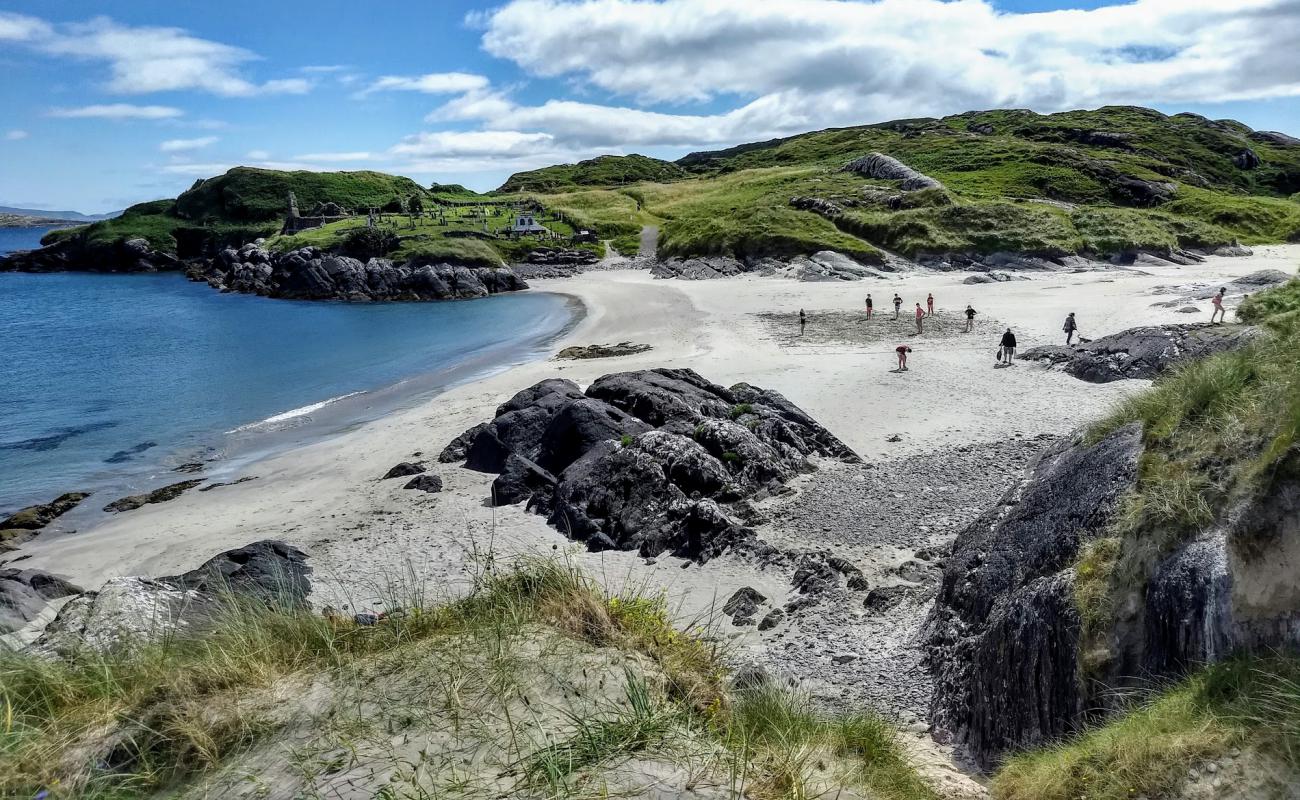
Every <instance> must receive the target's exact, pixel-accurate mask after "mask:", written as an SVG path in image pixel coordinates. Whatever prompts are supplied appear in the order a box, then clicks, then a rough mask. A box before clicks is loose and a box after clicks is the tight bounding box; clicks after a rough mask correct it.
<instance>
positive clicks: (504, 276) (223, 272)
mask: <svg viewBox="0 0 1300 800" xmlns="http://www.w3.org/2000/svg"><path fill="white" fill-rule="evenodd" d="M188 274H189V276H190V278H191V279H193V280H201V281H206V282H207V283H208V284H209V285H211V286H213V287H214V288H217V289H220V290H222V291H231V292H244V293H248V294H258V295H263V296H265V297H279V298H287V299H295V300H351V301H367V300H450V299H464V298H474V297H487V296H488V295H491V294H497V293H500V292H513V291H518V290H521V289H527V288H528V284H527V283H525V282H524V281H523V280H522V279H521V278H519V277H518V276H517V275H515V273H514V272H512V271H510V270H509V269H506V268H505V267H496V268H471V267H466V266H456V265H452V264H445V263H429V262H427V261H426V260H423V259H419V258H416V259H412V260H411V261H408V262H406V263H405V264H401V265H395V264H394V263H393V262H392V261H389V260H388V259H384V258H372V259H370V260H369V261H366V262H364V263H363V262H361V261H359V260H357V259H355V258H350V257H348V256H341V255H334V254H331V253H329V252H326V251H324V250H321V249H320V248H317V247H303V248H300V249H298V250H293V251H290V252H288V253H271V252H269V251H267V250H265V249H263V248H262V247H260V246H258V245H256V244H246V245H244V246H243V247H241V248H239V249H238V250H235V249H233V248H228V249H226V250H222V251H221V253H220V254H219V255H218V256H217V258H215V259H211V260H209V261H207V262H205V263H201V264H196V265H195V266H193V267H191V268H190V270H189V271H188Z"/></svg>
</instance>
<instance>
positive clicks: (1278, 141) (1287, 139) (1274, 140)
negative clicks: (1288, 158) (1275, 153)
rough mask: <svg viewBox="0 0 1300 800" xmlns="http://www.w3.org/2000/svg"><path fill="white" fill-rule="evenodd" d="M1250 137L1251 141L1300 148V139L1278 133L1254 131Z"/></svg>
mask: <svg viewBox="0 0 1300 800" xmlns="http://www.w3.org/2000/svg"><path fill="white" fill-rule="evenodd" d="M1248 135H1249V137H1250V138H1251V139H1254V140H1255V141H1257V142H1264V143H1265V144H1272V145H1277V146H1278V147H1300V139H1297V138H1295V137H1294V136H1287V135H1286V134H1285V133H1278V132H1277V131H1254V132H1253V133H1250V134H1248Z"/></svg>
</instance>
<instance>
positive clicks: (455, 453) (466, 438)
mask: <svg viewBox="0 0 1300 800" xmlns="http://www.w3.org/2000/svg"><path fill="white" fill-rule="evenodd" d="M487 426H488V423H486V422H480V423H479V424H477V425H475V426H474V427H472V428H470V429H469V430H467V431H465V432H464V433H462V434H461V435H460V436H457V437H456V438H455V439H452V440H451V442H450V443H449V444H448V445H447V446H446V447H444V448H442V452H441V453H439V454H438V461H440V462H441V463H443V464H454V463H456V462H457V461H464V460H465V454H466V453H467V452H468V451H469V445H470V442H473V441H474V437H475V436H478V435H479V433H480V432H482V430H483V429H484V428H486V427H487Z"/></svg>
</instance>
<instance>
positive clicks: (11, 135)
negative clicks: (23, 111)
mask: <svg viewBox="0 0 1300 800" xmlns="http://www.w3.org/2000/svg"><path fill="white" fill-rule="evenodd" d="M29 135H30V134H28V133H27V131H20V130H16V129H15V130H12V131H9V132H8V133H6V134H5V141H6V142H17V141H20V140H22V139H26V138H27V137H28V136H29Z"/></svg>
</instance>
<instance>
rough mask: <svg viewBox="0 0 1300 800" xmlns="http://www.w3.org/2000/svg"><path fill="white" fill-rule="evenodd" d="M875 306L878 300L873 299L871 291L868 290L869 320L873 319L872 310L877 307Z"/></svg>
mask: <svg viewBox="0 0 1300 800" xmlns="http://www.w3.org/2000/svg"><path fill="white" fill-rule="evenodd" d="M875 307H876V302H875V301H874V300H872V299H871V293H870V292H868V293H867V320H868V321H870V320H871V312H872V310H874V309H875Z"/></svg>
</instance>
